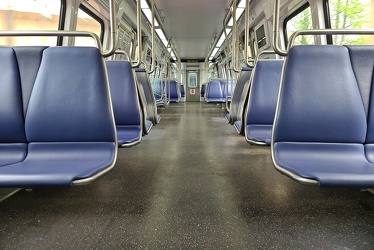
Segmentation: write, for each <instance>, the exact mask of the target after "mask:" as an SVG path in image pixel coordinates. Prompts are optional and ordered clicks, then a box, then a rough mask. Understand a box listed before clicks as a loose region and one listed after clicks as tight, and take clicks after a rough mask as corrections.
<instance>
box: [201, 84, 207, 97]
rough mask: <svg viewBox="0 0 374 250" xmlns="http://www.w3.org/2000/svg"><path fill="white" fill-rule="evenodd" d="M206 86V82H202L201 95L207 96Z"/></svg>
mask: <svg viewBox="0 0 374 250" xmlns="http://www.w3.org/2000/svg"><path fill="white" fill-rule="evenodd" d="M205 88H206V84H202V85H201V89H200V96H201V97H204V96H205Z"/></svg>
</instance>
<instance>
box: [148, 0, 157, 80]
mask: <svg viewBox="0 0 374 250" xmlns="http://www.w3.org/2000/svg"><path fill="white" fill-rule="evenodd" d="M151 5H152V7H151V9H152V66H151V70H150V71H149V72H148V74H152V73H153V72H154V71H155V69H156V67H155V60H156V55H155V50H156V48H155V1H154V0H151Z"/></svg>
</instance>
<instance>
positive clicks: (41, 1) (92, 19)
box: [0, 0, 103, 46]
mask: <svg viewBox="0 0 374 250" xmlns="http://www.w3.org/2000/svg"><path fill="white" fill-rule="evenodd" d="M63 10H64V8H63V1H62V0H23V1H19V0H7V1H0V30H58V29H63V24H62V22H63V21H62V20H61V19H60V17H61V16H63V15H61V13H62V12H64V11H63ZM77 17H78V19H77V26H76V30H78V31H91V32H94V33H95V34H97V35H98V36H99V37H100V38H101V37H102V32H103V22H102V21H101V20H100V19H99V18H98V17H97V16H95V15H94V14H93V13H91V12H90V11H89V10H88V9H87V8H85V7H84V6H82V5H81V7H80V8H79V10H78V13H77ZM0 44H1V45H6V46H17V45H48V46H54V45H56V44H57V38H56V37H37V36H35V37H0ZM75 44H76V45H81V46H94V45H95V43H94V41H93V39H92V38H82V37H79V38H75Z"/></svg>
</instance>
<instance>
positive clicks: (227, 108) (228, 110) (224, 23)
mask: <svg viewBox="0 0 374 250" xmlns="http://www.w3.org/2000/svg"><path fill="white" fill-rule="evenodd" d="M227 13H230V9H229V11H228V12H227ZM229 16H230V15H227V16H226V17H225V18H224V19H223V33H224V34H225V42H226V49H225V51H226V64H225V65H226V66H225V68H226V72H227V74H226V110H227V112H230V108H229V105H228V99H227V95H228V89H227V85H228V82H229V75H228V72H229V71H230V69H231V68H230V65H229V38H228V36H227V31H226V23H227V17H229ZM231 37H232V36H231Z"/></svg>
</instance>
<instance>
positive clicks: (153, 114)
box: [135, 68, 158, 124]
mask: <svg viewBox="0 0 374 250" xmlns="http://www.w3.org/2000/svg"><path fill="white" fill-rule="evenodd" d="M135 74H136V78H137V80H138V85H139V88H138V89H139V92H140V93H139V94H140V102H141V103H142V107H143V113H144V114H145V120H149V121H151V122H152V123H153V124H157V120H158V118H157V106H156V99H155V96H154V93H153V90H152V86H151V83H150V81H149V77H148V73H147V72H146V70H145V69H144V68H137V69H135Z"/></svg>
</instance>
